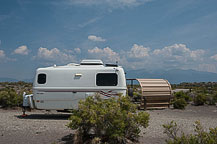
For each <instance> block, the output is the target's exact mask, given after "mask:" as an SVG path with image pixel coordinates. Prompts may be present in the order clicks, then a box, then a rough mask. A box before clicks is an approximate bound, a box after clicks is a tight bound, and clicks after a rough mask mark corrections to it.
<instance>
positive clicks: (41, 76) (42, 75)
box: [38, 74, 46, 84]
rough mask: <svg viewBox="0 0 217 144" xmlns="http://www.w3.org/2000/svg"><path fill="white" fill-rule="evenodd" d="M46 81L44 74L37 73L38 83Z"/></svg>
mask: <svg viewBox="0 0 217 144" xmlns="http://www.w3.org/2000/svg"><path fill="white" fill-rule="evenodd" d="M45 83H46V74H39V75H38V84H45Z"/></svg>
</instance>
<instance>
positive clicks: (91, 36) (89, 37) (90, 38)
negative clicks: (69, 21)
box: [88, 35, 106, 42]
mask: <svg viewBox="0 0 217 144" xmlns="http://www.w3.org/2000/svg"><path fill="white" fill-rule="evenodd" d="M88 39H89V40H92V41H98V42H104V41H106V40H105V39H103V38H101V37H97V36H95V35H89V36H88Z"/></svg>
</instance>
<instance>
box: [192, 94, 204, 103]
mask: <svg viewBox="0 0 217 144" xmlns="http://www.w3.org/2000/svg"><path fill="white" fill-rule="evenodd" d="M205 103H206V95H205V94H203V93H200V94H198V95H197V96H196V97H194V105H196V106H199V105H204V104H205Z"/></svg>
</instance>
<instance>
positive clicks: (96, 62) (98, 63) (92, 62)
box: [80, 60, 103, 65]
mask: <svg viewBox="0 0 217 144" xmlns="http://www.w3.org/2000/svg"><path fill="white" fill-rule="evenodd" d="M80 65H103V62H102V61H101V60H82V61H81V63H80Z"/></svg>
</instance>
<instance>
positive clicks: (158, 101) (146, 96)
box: [129, 79, 172, 109]
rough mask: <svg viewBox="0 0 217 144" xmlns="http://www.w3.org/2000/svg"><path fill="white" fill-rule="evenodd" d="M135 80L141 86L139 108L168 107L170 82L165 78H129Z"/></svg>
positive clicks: (170, 91)
mask: <svg viewBox="0 0 217 144" xmlns="http://www.w3.org/2000/svg"><path fill="white" fill-rule="evenodd" d="M129 80H137V81H138V82H139V84H140V87H141V100H140V102H139V103H140V104H139V108H140V109H165V108H169V106H170V100H171V95H172V89H171V85H170V83H169V82H168V81H167V80H165V79H129Z"/></svg>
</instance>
